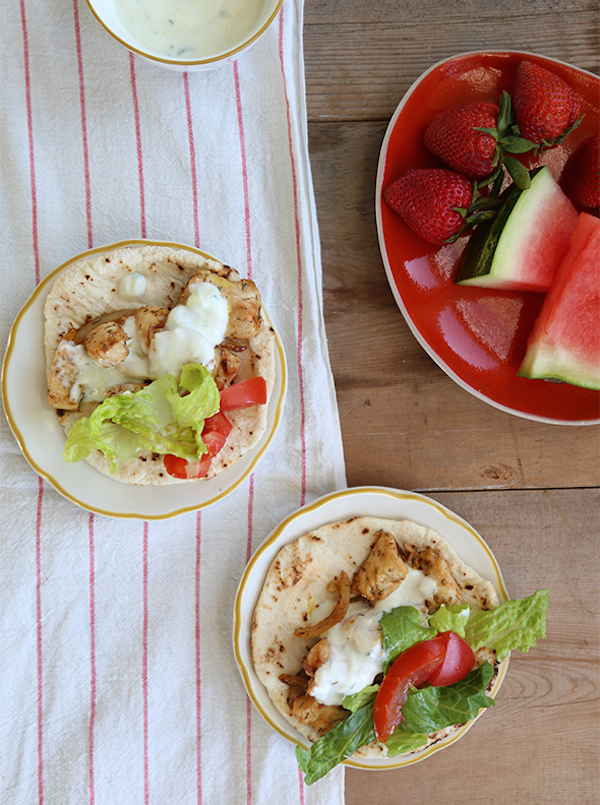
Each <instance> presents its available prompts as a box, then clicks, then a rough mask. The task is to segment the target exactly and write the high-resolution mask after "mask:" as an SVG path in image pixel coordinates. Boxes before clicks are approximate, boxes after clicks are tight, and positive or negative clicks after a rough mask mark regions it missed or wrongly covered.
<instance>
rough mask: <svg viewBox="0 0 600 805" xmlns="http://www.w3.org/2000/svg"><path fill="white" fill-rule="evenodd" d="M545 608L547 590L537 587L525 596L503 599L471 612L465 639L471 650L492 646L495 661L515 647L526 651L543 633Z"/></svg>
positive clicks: (544, 632)
mask: <svg viewBox="0 0 600 805" xmlns="http://www.w3.org/2000/svg"><path fill="white" fill-rule="evenodd" d="M547 610H548V590H538V591H537V592H536V593H534V594H533V595H530V596H529V597H528V598H522V599H520V600H518V601H506V602H505V603H504V604H500V605H499V606H497V607H496V608H495V609H490V610H489V611H488V610H486V611H484V610H477V611H474V612H472V613H471V617H470V618H469V620H468V622H467V625H466V627H465V640H466V641H467V643H468V644H469V645H470V646H471V648H472V649H473V651H477V649H478V648H481V647H482V646H487V647H488V648H491V649H494V650H495V651H496V654H497V656H498V660H503V659H504V657H506V655H507V654H508V653H509V652H511V651H512V650H513V649H517V648H518V649H520V650H521V651H522V652H523V653H527V652H528V651H529V649H530V648H531V647H532V646H535V644H536V642H537V640H539V639H541V638H543V637H545V636H546V612H547Z"/></svg>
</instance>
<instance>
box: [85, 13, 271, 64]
mask: <svg viewBox="0 0 600 805" xmlns="http://www.w3.org/2000/svg"><path fill="white" fill-rule="evenodd" d="M86 3H87V5H88V7H89V9H90V11H91V12H92V14H93V15H94V17H95V18H96V19H97V20H98V22H99V23H100V25H101V26H102V27H103V28H104V30H105V31H106V32H107V33H108V34H110V36H112V38H113V39H115V40H116V41H117V42H118V43H119V44H120V45H123V47H124V48H126V49H127V50H129V51H131V52H132V53H135V54H136V55H138V56H141V57H142V58H143V59H148V60H149V61H152V62H156V63H157V64H160V65H164V66H168V67H170V66H177V67H187V68H190V69H191V68H193V67H198V66H202V65H211V64H214V65H216V64H219V63H220V62H223V61H230V60H232V59H233V58H234V57H235V56H236V55H238V54H240V53H241V52H242V51H243V50H246V48H248V47H250V45H252V44H253V43H254V42H256V40H257V39H258V38H259V37H260V36H262V34H263V33H264V32H265V31H266V30H267V28H268V27H269V26H270V25H271V23H272V22H273V20H274V19H275V17H276V16H277V14H279V11H280V9H281V6H282V5H283V0H277V3H276V4H275V8H274V9H273V11H272V13H271V14H270V15H269V17H268V19H267V20H266V21H265V23H264V24H263V25H262V26H261V27H260V28H259V29H258V31H255V33H254V34H253V35H252V36H251V37H250V38H248V39H244V40H243V41H242V42H241V43H240V44H239V45H237V46H236V47H235V48H232V49H231V50H227V51H225V52H223V53H219V54H218V55H216V56H209V57H207V58H203V59H171V58H169V57H168V56H156V55H154V54H153V53H149V52H148V51H145V50H142V49H141V48H140V47H139V46H136V45H132V44H130V43H128V42H126V41H125V40H124V39H121V38H120V37H119V36H117V34H116V33H114V31H113V30H112V29H111V28H109V26H108V25H107V24H106V23H105V22H104V20H103V19H102V17H101V16H100V15H99V13H98V12H97V11H96V9H95V5H96V0H86Z"/></svg>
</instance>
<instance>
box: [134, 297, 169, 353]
mask: <svg viewBox="0 0 600 805" xmlns="http://www.w3.org/2000/svg"><path fill="white" fill-rule="evenodd" d="M168 315H169V308H168V307H158V305H145V306H144V307H140V308H138V309H137V310H136V311H135V317H134V318H135V326H136V327H137V328H138V330H139V331H140V335H141V336H142V338H143V340H144V342H145V344H146V346H147V347H149V346H150V341H151V340H152V339H153V338H154V334H155V333H156V331H157V330H161V329H162V328H163V327H164V326H165V322H166V320H167V316H168Z"/></svg>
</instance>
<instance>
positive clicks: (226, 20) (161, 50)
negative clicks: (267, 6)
mask: <svg viewBox="0 0 600 805" xmlns="http://www.w3.org/2000/svg"><path fill="white" fill-rule="evenodd" d="M264 3H265V0H115V8H116V11H117V15H118V17H119V19H120V21H121V24H122V25H123V27H124V28H125V30H126V31H127V32H128V33H129V34H130V36H132V37H133V38H134V39H135V40H136V41H137V42H139V44H140V45H141V46H143V47H144V48H147V49H148V50H150V51H152V52H154V53H156V54H157V55H160V56H168V57H170V58H174V59H175V58H176V59H184V60H187V59H190V60H193V59H203V58H207V57H209V56H213V55H215V54H217V53H223V52H226V51H228V50H233V49H234V48H235V47H237V46H238V45H239V44H240V43H241V42H242V41H243V40H244V39H246V37H247V36H248V35H249V34H251V33H252V31H253V29H254V28H255V26H256V23H257V22H258V19H259V17H260V15H261V12H262V10H263V6H264Z"/></svg>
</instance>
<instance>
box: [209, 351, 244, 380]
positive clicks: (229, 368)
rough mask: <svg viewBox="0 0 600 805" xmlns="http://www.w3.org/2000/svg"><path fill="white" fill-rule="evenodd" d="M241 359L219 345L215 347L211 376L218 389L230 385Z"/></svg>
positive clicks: (238, 368)
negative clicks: (213, 366)
mask: <svg viewBox="0 0 600 805" xmlns="http://www.w3.org/2000/svg"><path fill="white" fill-rule="evenodd" d="M240 365H241V360H240V358H239V357H238V356H237V355H234V354H233V352H230V351H229V350H228V349H226V348H225V347H223V345H219V346H218V347H215V368H214V369H213V377H214V379H215V383H216V384H217V388H218V389H219V391H223V389H224V388H226V387H227V386H230V385H231V384H232V383H233V381H234V380H235V377H236V375H237V373H238V372H239V370H240Z"/></svg>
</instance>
